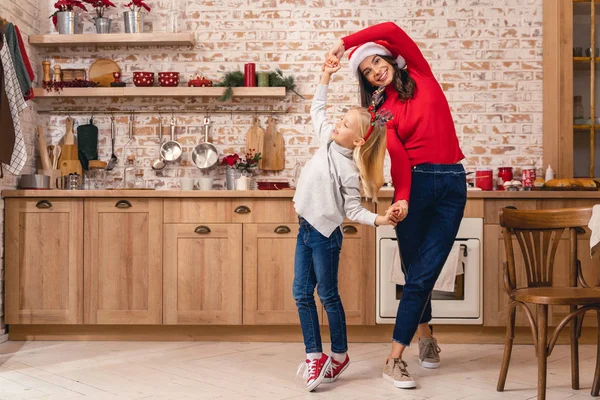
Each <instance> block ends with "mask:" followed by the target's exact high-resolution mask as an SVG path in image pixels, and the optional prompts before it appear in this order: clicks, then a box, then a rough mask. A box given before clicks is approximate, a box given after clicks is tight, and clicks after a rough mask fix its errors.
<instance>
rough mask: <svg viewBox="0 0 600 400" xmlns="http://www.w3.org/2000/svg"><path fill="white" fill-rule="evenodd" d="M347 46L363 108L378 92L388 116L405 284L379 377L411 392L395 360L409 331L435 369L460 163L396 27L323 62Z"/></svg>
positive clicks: (430, 85) (432, 87) (427, 83)
mask: <svg viewBox="0 0 600 400" xmlns="http://www.w3.org/2000/svg"><path fill="white" fill-rule="evenodd" d="M352 47H355V49H354V50H353V51H352V52H351V53H350V55H349V61H350V68H351V69H352V70H353V72H355V73H356V76H357V78H358V80H359V85H360V93H361V102H362V105H363V106H367V105H368V104H369V103H370V100H371V95H372V93H373V92H374V91H375V89H376V88H378V87H381V86H385V87H386V88H385V100H384V102H383V104H382V105H381V106H380V108H384V109H386V110H389V111H391V112H392V114H393V119H392V120H391V121H389V122H388V124H387V135H386V136H387V149H388V152H389V154H390V159H391V175H392V182H393V184H394V187H395V192H394V200H393V202H392V206H391V207H390V209H389V210H392V211H393V215H395V216H396V218H395V220H394V222H398V224H397V225H396V236H397V238H398V245H399V247H400V252H401V255H402V264H403V270H404V273H405V275H406V283H405V285H404V290H403V292H402V299H401V300H400V305H399V306H398V313H397V316H396V325H395V327H394V334H393V338H392V350H391V352H390V355H389V356H388V359H387V360H386V363H385V366H384V370H383V377H384V378H385V379H387V380H390V381H392V382H393V383H394V385H395V386H396V387H399V388H413V387H416V385H417V384H416V382H415V380H414V379H413V378H412V377H411V375H410V373H409V372H408V369H407V364H406V362H405V361H404V360H403V359H402V355H403V353H404V349H405V348H406V347H408V346H409V345H410V342H411V340H412V338H413V336H414V335H415V333H418V336H419V362H420V364H421V366H423V367H425V368H437V367H439V365H440V358H439V351H440V349H439V347H438V345H437V341H436V340H435V338H433V336H432V335H431V329H430V328H429V321H431V293H432V290H433V287H434V284H435V281H436V280H437V278H438V276H439V274H440V272H441V270H442V267H443V266H444V263H445V262H446V258H447V257H448V255H449V253H450V250H451V249H452V245H453V243H454V239H455V238H456V234H457V233H458V228H459V226H460V222H461V219H462V217H463V212H464V208H465V204H466V200H467V185H466V177H465V171H464V168H463V166H462V165H461V164H460V163H459V162H460V161H461V160H462V159H463V158H464V155H463V153H462V151H461V150H460V147H459V144H458V138H457V137H456V130H455V128H454V121H453V119H452V115H451V113H450V107H449V105H448V101H447V100H446V97H445V96H444V93H443V91H442V88H441V87H440V85H439V83H438V82H437V80H436V79H435V77H434V76H433V73H432V72H431V68H430V67H429V63H428V62H427V60H425V58H424V57H423V54H422V53H421V51H420V50H419V47H418V46H417V45H416V43H415V42H414V41H413V40H412V39H411V38H410V37H409V36H408V35H407V34H406V33H405V32H404V31H403V30H402V29H400V28H399V27H398V26H397V25H396V24H394V23H392V22H386V23H382V24H378V25H375V26H372V27H369V28H366V29H364V30H362V31H359V32H357V33H354V34H352V35H349V36H346V37H344V38H343V39H342V40H341V41H340V42H338V43H337V44H336V45H335V46H334V47H333V48H332V49H331V50H330V51H329V52H328V53H327V60H328V64H336V63H337V62H338V60H340V59H341V57H342V56H343V54H344V52H345V51H346V49H349V48H352ZM409 204H410V212H409ZM389 210H388V211H389Z"/></svg>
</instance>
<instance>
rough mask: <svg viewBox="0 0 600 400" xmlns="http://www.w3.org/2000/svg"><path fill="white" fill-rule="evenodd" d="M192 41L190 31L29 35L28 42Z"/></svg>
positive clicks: (166, 43)
mask: <svg viewBox="0 0 600 400" xmlns="http://www.w3.org/2000/svg"><path fill="white" fill-rule="evenodd" d="M194 43H195V40H194V34H193V33H192V32H184V33H166V32H156V33H154V32H153V33H83V34H79V35H60V34H53V35H32V36H29V44H30V45H32V46H39V47H76V46H96V47H114V46H193V45H194Z"/></svg>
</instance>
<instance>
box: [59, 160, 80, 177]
mask: <svg viewBox="0 0 600 400" xmlns="http://www.w3.org/2000/svg"><path fill="white" fill-rule="evenodd" d="M59 167H60V175H61V176H64V175H69V174H78V175H79V176H82V175H83V171H82V168H81V163H80V162H79V160H64V161H61V163H60V164H59Z"/></svg>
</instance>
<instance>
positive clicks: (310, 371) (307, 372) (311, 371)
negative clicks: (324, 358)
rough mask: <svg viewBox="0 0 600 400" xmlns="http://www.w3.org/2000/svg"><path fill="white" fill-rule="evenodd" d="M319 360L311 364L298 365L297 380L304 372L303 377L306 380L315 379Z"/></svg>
mask: <svg viewBox="0 0 600 400" xmlns="http://www.w3.org/2000/svg"><path fill="white" fill-rule="evenodd" d="M318 361H319V360H312V361H311V362H306V361H304V362H302V363H300V365H298V369H297V370H296V378H297V377H298V375H300V373H301V372H302V377H303V378H304V379H308V378H309V377H311V378H312V377H314V376H315V375H316V373H317V362H318Z"/></svg>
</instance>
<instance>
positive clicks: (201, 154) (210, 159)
mask: <svg viewBox="0 0 600 400" xmlns="http://www.w3.org/2000/svg"><path fill="white" fill-rule="evenodd" d="M209 128H210V118H209V117H208V116H207V117H205V118H204V143H202V144H199V145H198V146H196V147H195V148H194V151H193V152H192V162H193V163H194V165H195V166H196V167H198V168H199V169H208V168H210V167H212V166H213V165H215V164H216V163H217V161H218V160H219V150H217V148H216V147H215V145H214V144H212V143H210V142H209V141H208V130H209Z"/></svg>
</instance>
